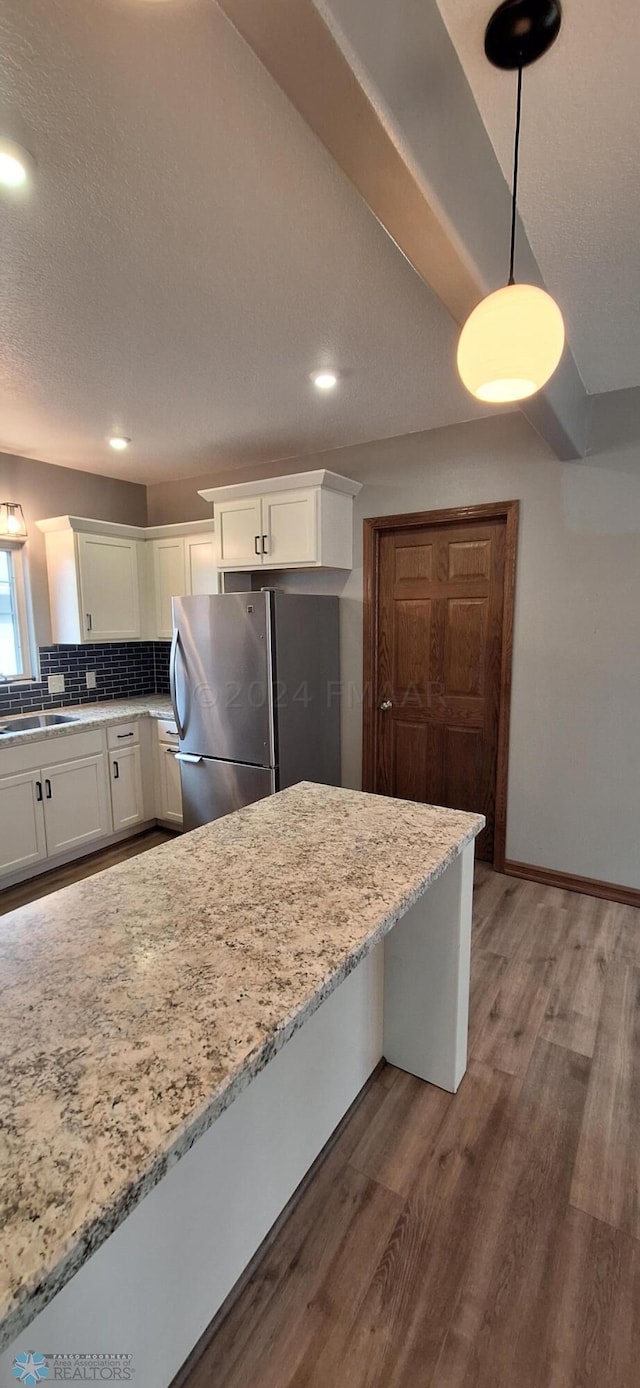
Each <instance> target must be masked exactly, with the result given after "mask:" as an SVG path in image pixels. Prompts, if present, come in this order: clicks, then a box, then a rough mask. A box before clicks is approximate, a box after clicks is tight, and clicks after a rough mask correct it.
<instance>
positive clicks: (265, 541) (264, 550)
mask: <svg viewBox="0 0 640 1388" xmlns="http://www.w3.org/2000/svg"><path fill="white" fill-rule="evenodd" d="M268 538H269V537H268V535H263V536H262V553H263V554H266V553H267V540H268Z"/></svg>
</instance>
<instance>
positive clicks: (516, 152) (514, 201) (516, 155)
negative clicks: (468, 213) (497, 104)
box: [507, 67, 522, 284]
mask: <svg viewBox="0 0 640 1388" xmlns="http://www.w3.org/2000/svg"><path fill="white" fill-rule="evenodd" d="M521 120H522V67H519V68H518V94H517V97H516V137H515V142H514V146H513V189H512V193H511V244H510V247H509V279H508V281H507V283H508V284H515V280H514V278H513V265H514V260H515V254H516V221H517V218H518V168H519V163H520V122H521Z"/></svg>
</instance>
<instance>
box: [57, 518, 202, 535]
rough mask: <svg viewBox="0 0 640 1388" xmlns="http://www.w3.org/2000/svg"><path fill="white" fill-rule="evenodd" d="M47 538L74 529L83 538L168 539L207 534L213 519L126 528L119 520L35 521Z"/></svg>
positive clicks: (65, 519)
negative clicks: (59, 531) (87, 536)
mask: <svg viewBox="0 0 640 1388" xmlns="http://www.w3.org/2000/svg"><path fill="white" fill-rule="evenodd" d="M36 525H37V527H38V530H42V532H43V533H44V534H45V535H47V534H50V533H51V532H52V531H55V530H72V531H74V532H76V533H78V534H83V535H114V536H118V537H120V538H121V539H123V540H168V539H170V538H171V536H172V535H207V534H210V533H211V531H212V530H213V528H214V526H213V521H212V520H210V519H209V520H197V521H179V522H177V523H176V524H173V525H123V524H121V523H120V522H118V521H103V520H91V519H90V518H89V517H87V516H50V517H47V519H46V520H39V521H36Z"/></svg>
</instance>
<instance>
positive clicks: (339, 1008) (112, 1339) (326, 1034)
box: [0, 943, 384, 1388]
mask: <svg viewBox="0 0 640 1388" xmlns="http://www.w3.org/2000/svg"><path fill="white" fill-rule="evenodd" d="M383 955H384V944H383V943H381V944H380V945H378V946H377V947H376V949H375V950H373V951H372V953H371V954H369V955H367V956H366V958H365V959H363V960H362V962H361V963H360V964H359V965H358V967H357V968H356V969H354V970H353V972H352V973H351V974H349V975H348V976H347V978H346V979H345V980H344V982H343V983H341V984H340V986H339V987H338V988H337V989H336V990H335V992H333V993H331V995H330V996H329V997H328V998H327V999H326V1000H325V1002H323V1003H322V1004H321V1006H320V1007H319V1008H318V1009H317V1011H316V1012H314V1013H313V1014H312V1016H310V1017H309V1018H308V1019H307V1020H306V1021H305V1022H304V1024H303V1025H302V1026H301V1027H300V1029H299V1030H298V1031H296V1032H294V1034H293V1036H292V1037H291V1039H290V1040H289V1041H288V1042H287V1043H286V1045H285V1046H284V1047H283V1049H282V1050H280V1051H278V1053H277V1054H276V1055H275V1056H274V1057H273V1059H272V1060H271V1061H270V1062H269V1064H268V1065H266V1066H265V1068H264V1069H263V1070H261V1071H260V1072H259V1073H258V1074H257V1075H256V1077H255V1079H253V1080H252V1081H251V1082H250V1083H249V1084H248V1086H247V1088H246V1089H244V1090H243V1091H242V1093H240V1094H239V1095H238V1097H237V1099H235V1101H234V1102H233V1104H232V1105H231V1106H230V1107H229V1108H228V1109H226V1110H225V1111H224V1112H223V1113H222V1114H221V1115H220V1117H219V1118H218V1119H217V1120H216V1122H215V1123H214V1124H213V1126H212V1127H211V1128H210V1129H209V1130H208V1132H206V1133H205V1134H204V1136H203V1137H201V1138H200V1139H199V1141H198V1142H196V1144H195V1146H194V1147H192V1148H191V1150H190V1151H189V1152H187V1154H186V1155H185V1156H184V1157H183V1158H182V1160H181V1161H179V1162H178V1163H177V1164H176V1165H175V1166H173V1167H171V1168H170V1170H169V1171H168V1172H167V1174H166V1175H165V1176H164V1177H163V1179H162V1181H161V1182H160V1184H159V1185H157V1186H156V1187H155V1188H154V1189H153V1190H152V1191H150V1193H149V1194H148V1195H147V1196H146V1197H145V1199H144V1200H142V1202H141V1203H140V1204H139V1205H137V1206H136V1207H135V1208H134V1209H133V1210H132V1211H131V1213H130V1214H129V1216H128V1217H127V1218H126V1219H125V1221H124V1223H123V1224H121V1225H120V1226H119V1227H118V1228H117V1229H116V1230H115V1232H114V1233H113V1234H112V1235H111V1236H110V1237H109V1238H108V1239H107V1240H106V1242H105V1243H104V1244H102V1246H101V1247H100V1248H99V1249H98V1250H97V1252H96V1253H94V1254H93V1256H92V1257H91V1258H89V1260H88V1261H87V1262H86V1263H84V1265H83V1266H82V1267H81V1268H80V1270H79V1271H78V1272H77V1273H76V1274H75V1276H74V1277H72V1279H71V1281H69V1282H68V1283H67V1285H66V1286H64V1287H63V1288H62V1290H61V1291H60V1292H59V1293H58V1295H57V1296H55V1297H54V1299H53V1301H52V1302H51V1303H50V1304H49V1305H48V1306H47V1307H46V1308H45V1309H44V1310H43V1311H42V1312H41V1313H40V1314H39V1315H37V1316H36V1317H35V1318H34V1319H33V1320H32V1321H31V1323H30V1324H29V1325H28V1326H27V1327H26V1328H25V1329H24V1330H23V1331H22V1332H21V1333H20V1334H19V1335H18V1336H17V1337H16V1338H15V1339H14V1340H13V1342H12V1343H11V1344H10V1346H9V1347H8V1348H7V1349H6V1350H5V1351H4V1352H3V1353H1V1354H0V1382H1V1383H3V1384H4V1382H5V1380H6V1382H7V1383H9V1382H12V1381H13V1380H12V1379H11V1367H12V1364H13V1360H14V1356H15V1355H16V1354H18V1353H20V1352H21V1351H23V1350H38V1351H40V1352H41V1353H43V1354H50V1353H55V1352H58V1353H74V1352H75V1353H85V1354H87V1353H95V1352H101V1353H114V1352H120V1353H130V1354H132V1356H133V1366H134V1368H135V1373H134V1375H133V1379H132V1381H133V1383H134V1384H135V1388H168V1385H170V1384H171V1383H172V1381H173V1378H174V1376H175V1374H176V1373H177V1372H178V1370H179V1369H180V1367H181V1366H182V1364H183V1363H184V1361H185V1360H186V1359H187V1357H188V1355H189V1354H190V1353H191V1351H192V1349H193V1348H194V1346H195V1345H196V1344H197V1342H198V1340H199V1339H200V1336H201V1335H202V1333H203V1331H204V1330H205V1329H206V1327H207V1326H208V1325H209V1323H210V1321H211V1320H212V1318H213V1316H214V1315H215V1313H216V1311H217V1310H218V1309H219V1307H220V1306H221V1305H222V1303H223V1302H224V1300H225V1298H226V1297H227V1295H228V1293H229V1292H230V1291H231V1289H232V1288H233V1286H234V1284H235V1282H236V1281H237V1279H238V1278H239V1277H240V1276H241V1274H242V1272H243V1271H244V1269H245V1267H246V1266H247V1263H249V1262H250V1260H251V1258H252V1257H253V1255H254V1254H255V1252H256V1251H257V1249H258V1248H259V1247H260V1244H261V1243H262V1241H263V1239H264V1238H265V1237H266V1235H267V1234H268V1232H269V1230H270V1228H271V1226H272V1225H273V1224H274V1223H275V1221H276V1219H277V1218H278V1216H279V1214H280V1213H281V1212H282V1210H283V1209H284V1207H285V1206H286V1205H287V1203H288V1201H289V1200H290V1198H291V1196H292V1195H293V1194H294V1192H295V1190H296V1188H297V1186H298V1185H299V1184H300V1182H301V1181H302V1179H303V1177H304V1176H305V1175H306V1173H307V1171H308V1170H309V1167H310V1166H311V1165H312V1164H313V1162H314V1161H315V1159H316V1157H317V1156H318V1155H319V1153H320V1152H321V1151H322V1148H323V1147H324V1146H325V1143H326V1142H327V1141H328V1139H329V1138H330V1136H331V1134H332V1132H333V1130H334V1128H336V1127H337V1125H338V1123H339V1122H340V1120H341V1119H342V1118H343V1116H344V1114H345V1113H346V1112H347V1110H348V1109H349V1107H350V1106H351V1104H352V1103H353V1101H354V1099H355V1098H356V1097H357V1095H358V1093H359V1091H360V1090H361V1088H362V1086H363V1085H364V1084H365V1083H366V1081H367V1079H368V1078H369V1076H370V1075H371V1073H372V1072H373V1071H374V1070H375V1068H376V1065H377V1064H378V1062H379V1061H380V1060H381V1059H382V1021H383V1019H382V1005H383V983H384V978H383V971H384V964H383ZM50 1377H51V1379H53V1378H54V1377H55V1373H54V1372H53V1370H52V1372H51V1375H50Z"/></svg>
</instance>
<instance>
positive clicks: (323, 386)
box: [311, 371, 338, 390]
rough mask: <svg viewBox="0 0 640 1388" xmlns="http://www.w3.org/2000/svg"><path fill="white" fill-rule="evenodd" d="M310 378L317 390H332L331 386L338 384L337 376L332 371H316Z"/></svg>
mask: <svg viewBox="0 0 640 1388" xmlns="http://www.w3.org/2000/svg"><path fill="white" fill-rule="evenodd" d="M311 379H312V381H313V384H314V386H317V388H318V390H333V387H334V386H336V385H337V384H338V377H337V376H336V374H335V372H333V371H316V374H315V376H312V378H311Z"/></svg>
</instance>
